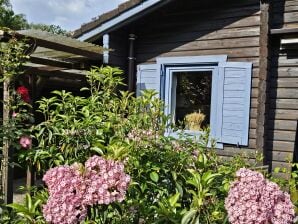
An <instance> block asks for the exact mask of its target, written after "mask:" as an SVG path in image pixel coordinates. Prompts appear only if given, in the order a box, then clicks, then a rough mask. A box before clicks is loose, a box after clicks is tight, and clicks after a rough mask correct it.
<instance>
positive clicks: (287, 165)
mask: <svg viewBox="0 0 298 224" xmlns="http://www.w3.org/2000/svg"><path fill="white" fill-rule="evenodd" d="M275 168H286V169H287V170H291V169H292V166H291V164H290V163H288V162H281V161H272V170H274V169H275Z"/></svg>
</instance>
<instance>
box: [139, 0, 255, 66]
mask: <svg viewBox="0 0 298 224" xmlns="http://www.w3.org/2000/svg"><path fill="white" fill-rule="evenodd" d="M259 10H260V2H259V0H248V1H241V2H239V1H236V0H227V1H225V2H224V4H223V1H222V0H211V1H210V0H208V1H207V0H202V1H197V0H185V1H173V2H172V3H170V4H169V5H167V6H166V7H163V8H162V9H159V10H157V11H155V12H154V13H151V14H150V15H147V16H145V17H144V18H143V19H140V20H138V21H137V22H136V23H135V24H133V26H134V28H135V31H136V35H137V36H138V39H137V46H136V52H137V63H143V62H147V61H153V60H154V59H155V58H156V57H157V56H161V55H162V56H168V55H169V54H168V53H169V52H172V54H176V55H175V56H183V55H188V56H191V55H212V54H213V55H214V54H228V55H231V54H234V55H237V54H239V55H241V54H245V55H248V57H249V54H250V52H251V54H252V55H254V56H256V54H257V52H258V49H257V47H258V46H259V40H258V35H259V33H258V32H259V30H258V26H259V19H260V18H259ZM223 29H224V30H225V31H222V30H223ZM231 33H232V34H231ZM234 34H235V36H234V37H233V36H232V35H234ZM231 37H232V38H231ZM238 37H239V38H238ZM246 37H247V38H246ZM253 47H255V48H256V49H253ZM173 52H174V53H173Z"/></svg>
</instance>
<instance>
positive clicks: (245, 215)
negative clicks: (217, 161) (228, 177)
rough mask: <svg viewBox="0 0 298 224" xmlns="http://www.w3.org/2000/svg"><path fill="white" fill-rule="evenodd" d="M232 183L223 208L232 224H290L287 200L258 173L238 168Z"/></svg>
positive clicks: (292, 216) (289, 202) (291, 210)
mask: <svg viewBox="0 0 298 224" xmlns="http://www.w3.org/2000/svg"><path fill="white" fill-rule="evenodd" d="M236 176H237V177H238V180H236V181H235V182H233V183H232V185H231V189H230V191H229V194H228V197H227V198H226V200H225V207H226V209H227V211H228V217H229V221H230V222H231V223H232V224H238V223H239V224H240V223H255V224H267V223H272V224H288V223H292V222H293V218H294V215H295V213H294V206H293V204H292V202H291V200H290V196H289V194H287V193H284V192H282V191H281V190H280V188H279V186H278V185H277V184H276V183H273V182H270V181H268V180H266V179H265V178H264V176H263V175H262V174H261V173H258V172H255V171H251V170H249V169H245V168H241V169H240V170H238V171H237V172H236Z"/></svg>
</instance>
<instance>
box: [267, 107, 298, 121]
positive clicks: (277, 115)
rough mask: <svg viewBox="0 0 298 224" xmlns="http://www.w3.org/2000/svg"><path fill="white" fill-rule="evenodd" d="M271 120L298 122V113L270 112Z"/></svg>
mask: <svg viewBox="0 0 298 224" xmlns="http://www.w3.org/2000/svg"><path fill="white" fill-rule="evenodd" d="M269 117H270V118H271V119H281V120H298V111H297V110H290V109H275V110H270V111H269Z"/></svg>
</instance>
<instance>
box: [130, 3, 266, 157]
mask: <svg viewBox="0 0 298 224" xmlns="http://www.w3.org/2000/svg"><path fill="white" fill-rule="evenodd" d="M135 29H136V35H137V36H138V39H137V46H136V60H137V64H141V63H153V62H155V60H156V57H161V56H200V55H219V54H226V55H228V60H229V61H248V62H253V80H252V94H251V96H252V97H251V111H250V130H249V147H247V148H244V149H243V150H241V149H239V148H235V147H234V146H227V145H226V146H225V147H224V150H219V151H218V152H219V154H220V155H222V156H233V155H235V154H238V153H254V152H255V151H256V118H257V98H258V83H259V52H260V38H259V37H260V2H259V0H246V1H235V0H228V1H225V4H224V5H223V4H222V1H197V0H186V1H175V3H172V4H170V5H168V6H167V7H165V8H163V9H161V10H158V11H157V12H155V13H154V14H151V15H150V16H147V17H145V18H144V19H143V20H139V22H138V24H136V25H135Z"/></svg>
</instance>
